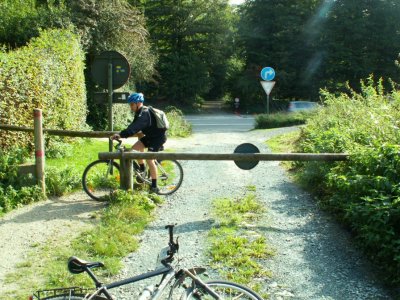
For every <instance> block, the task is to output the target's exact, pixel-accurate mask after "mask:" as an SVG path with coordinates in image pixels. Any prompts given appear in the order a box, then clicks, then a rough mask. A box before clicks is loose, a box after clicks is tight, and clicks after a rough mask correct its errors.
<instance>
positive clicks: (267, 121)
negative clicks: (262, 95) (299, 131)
mask: <svg viewBox="0 0 400 300" xmlns="http://www.w3.org/2000/svg"><path fill="white" fill-rule="evenodd" d="M315 113H316V112H311V111H302V112H294V113H285V112H278V113H274V114H269V115H267V114H262V115H258V116H257V117H256V119H255V122H256V124H255V128H256V129H265V128H277V127H287V126H295V125H302V124H305V123H306V121H307V119H308V118H309V117H310V116H312V115H314V114H315Z"/></svg>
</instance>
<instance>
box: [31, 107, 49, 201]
mask: <svg viewBox="0 0 400 300" xmlns="http://www.w3.org/2000/svg"><path fill="white" fill-rule="evenodd" d="M33 117H34V121H33V127H34V138H35V166H36V167H35V169H36V179H37V184H38V185H39V187H40V188H41V189H42V193H43V195H44V196H45V197H46V182H45V173H44V164H45V156H44V137H43V121H42V110H41V109H37V108H35V109H34V111H33Z"/></svg>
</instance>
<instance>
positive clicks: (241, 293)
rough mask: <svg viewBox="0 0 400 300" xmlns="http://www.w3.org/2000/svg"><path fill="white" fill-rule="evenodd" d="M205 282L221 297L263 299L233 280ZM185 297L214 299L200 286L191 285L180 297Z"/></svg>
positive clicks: (184, 299)
mask: <svg viewBox="0 0 400 300" xmlns="http://www.w3.org/2000/svg"><path fill="white" fill-rule="evenodd" d="M206 284H207V286H208V287H210V289H212V290H213V291H214V292H215V293H217V294H218V295H219V296H220V297H221V299H252V300H263V298H262V297H261V296H260V295H258V294H257V293H256V292H254V291H253V290H251V289H249V288H248V287H245V286H242V285H240V284H237V283H234V282H230V281H222V280H221V281H219V280H218V281H208V282H206ZM187 299H214V297H213V296H211V295H209V294H208V292H207V291H206V290H205V289H202V288H201V287H194V288H193V287H191V288H189V289H187V290H186V291H185V293H184V294H183V295H182V297H181V300H187Z"/></svg>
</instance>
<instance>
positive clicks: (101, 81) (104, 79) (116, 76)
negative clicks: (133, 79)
mask: <svg viewBox="0 0 400 300" xmlns="http://www.w3.org/2000/svg"><path fill="white" fill-rule="evenodd" d="M109 64H112V88H113V89H118V88H120V87H122V86H123V85H124V84H125V83H126V82H127V81H128V79H129V75H130V73H131V69H130V65H129V62H128V60H127V59H126V58H125V56H123V55H122V54H121V53H119V52H117V51H104V52H102V53H100V54H99V55H97V56H96V57H95V58H94V61H93V64H92V70H91V71H92V77H93V79H94V81H95V82H96V83H97V84H98V85H99V86H101V87H102V88H105V89H106V88H108V75H109V74H108V66H109Z"/></svg>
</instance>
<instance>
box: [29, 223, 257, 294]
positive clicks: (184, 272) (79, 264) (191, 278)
mask: <svg viewBox="0 0 400 300" xmlns="http://www.w3.org/2000/svg"><path fill="white" fill-rule="evenodd" d="M165 228H166V229H168V233H169V242H168V246H167V247H165V248H163V249H162V250H161V252H160V254H159V255H158V258H157V264H156V268H155V269H154V270H153V271H150V272H146V273H143V274H140V275H137V276H134V277H129V278H126V279H123V280H120V281H116V282H112V283H108V284H103V283H101V282H100V281H99V279H98V278H97V277H96V275H95V274H94V273H93V271H92V269H94V268H97V267H103V266H104V264H103V263H102V262H88V261H84V260H82V259H79V258H77V257H75V256H72V257H70V258H69V260H68V269H69V271H70V272H71V273H73V274H79V273H83V272H86V273H87V274H88V275H89V276H90V278H91V279H92V280H93V282H94V284H95V288H94V289H92V290H90V289H83V288H80V287H70V288H61V289H50V290H41V291H37V292H35V293H34V294H33V295H32V296H31V297H30V299H32V300H33V299H35V300H45V299H51V300H81V299H85V300H91V299H96V300H111V299H116V298H113V296H112V295H111V294H110V293H109V290H111V289H113V288H116V287H119V286H123V285H127V284H130V283H134V282H138V281H141V280H144V279H147V278H152V277H156V276H161V280H160V281H159V283H158V284H156V285H155V286H147V287H146V288H145V289H144V290H143V291H142V293H141V294H140V296H139V298H138V299H139V300H145V299H148V300H150V299H180V300H186V299H252V300H262V297H261V296H259V295H258V294H257V293H256V292H254V291H253V290H251V289H249V288H248V287H245V286H242V285H240V284H237V283H234V282H229V281H221V280H215V281H203V280H202V279H201V278H200V277H199V275H200V274H202V273H204V272H205V271H206V269H205V268H202V267H193V268H190V269H186V268H180V267H179V259H176V260H175V259H174V257H175V254H177V253H178V250H179V244H178V238H177V239H176V241H174V237H173V228H174V225H167V226H165ZM174 261H175V262H176V263H174V264H173V262H174ZM167 290H169V292H167ZM161 296H164V297H163V298H161Z"/></svg>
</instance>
